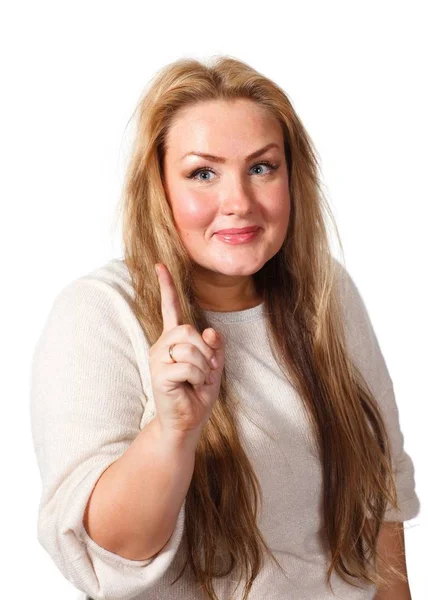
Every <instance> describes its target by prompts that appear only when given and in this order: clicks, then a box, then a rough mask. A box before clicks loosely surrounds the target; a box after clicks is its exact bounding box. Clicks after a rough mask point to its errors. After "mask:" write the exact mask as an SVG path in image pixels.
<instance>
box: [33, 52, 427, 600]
mask: <svg viewBox="0 0 428 600" xmlns="http://www.w3.org/2000/svg"><path fill="white" fill-rule="evenodd" d="M319 181H320V180H319V170H318V162H317V159H316V154H315V151H314V149H313V145H312V143H311V140H310V138H309V136H308V134H307V132H306V131H305V129H304V127H303V125H302V123H301V121H300V120H299V118H298V116H297V114H296V112H295V110H294V109H293V107H292V105H291V103H290V101H289V99H288V98H287V96H286V94H285V93H284V91H283V90H281V89H280V88H279V87H278V86H277V85H276V84H275V83H274V82H272V81H271V80H269V79H268V78H266V77H264V76H263V75H262V74H260V73H258V72H257V71H255V70H254V69H252V68H251V67H250V66H248V65H247V64H245V63H242V62H240V61H238V60H235V59H232V58H229V57H220V58H218V57H217V59H216V60H214V61H212V62H211V63H209V64H202V63H200V62H199V61H196V60H193V59H182V60H179V61H177V62H175V63H173V64H170V65H168V66H166V67H165V68H164V69H162V70H161V71H160V72H159V73H158V74H157V76H156V78H155V79H154V80H153V81H152V82H151V86H150V87H149V89H148V90H147V91H146V93H145V95H144V97H143V98H142V100H141V102H140V104H139V107H138V126H137V131H136V139H135V145H134V149H133V154H132V156H131V159H130V162H129V167H128V171H127V178H126V184H125V187H124V193H123V198H122V209H123V245H124V257H123V258H122V259H112V260H110V261H109V262H108V263H107V264H105V265H103V266H101V267H99V268H98V269H96V270H94V271H92V272H90V273H88V274H87V275H85V276H83V277H80V278H79V279H77V280H75V281H72V282H70V283H69V284H68V285H67V286H66V287H65V288H64V289H63V290H61V292H60V293H59V294H58V296H57V298H56V299H55V301H54V303H53V306H52V309H51V312H50V315H49V318H48V320H47V323H46V325H45V327H44V329H43V332H42V334H41V336H40V339H39V341H38V344H37V347H36V349H35V353H34V359H33V370H32V404H31V409H32V426H33V436H34V444H35V450H36V453H37V459H38V463H39V467H40V471H41V477H42V483H43V493H42V498H41V502H40V513H39V521H38V537H39V541H40V543H41V544H42V545H43V547H44V548H45V549H46V550H47V551H48V552H49V554H50V555H51V556H52V559H53V560H54V561H55V564H56V565H57V566H58V568H59V569H60V571H61V572H62V573H63V574H64V576H65V577H66V578H67V579H68V580H69V581H70V582H72V583H73V584H74V585H75V586H76V587H77V588H79V589H80V590H81V591H82V592H84V593H85V594H87V595H88V596H87V597H93V598H104V599H105V600H128V599H131V598H133V599H137V600H138V599H141V600H143V599H144V600H155V599H156V600H157V599H159V598H163V599H164V600H168V599H172V598H174V599H177V598H183V599H184V598H185V599H186V600H189V599H202V598H210V599H215V598H217V599H218V600H226V599H228V598H232V594H234V593H235V595H234V596H233V597H234V598H237V599H240V598H245V599H247V598H249V599H251V598H254V599H256V598H257V599H258V600H260V599H261V598H269V600H279V599H281V600H283V599H284V598H287V599H290V600H291V599H296V600H297V599H298V600H303V599H305V598H306V599H308V600H309V599H310V600H314V599H317V600H322V599H327V598H331V599H333V598H346V599H347V600H357V599H361V600H362V599H367V600H368V599H369V598H376V599H377V600H380V599H381V598H382V599H384V600H385V599H388V598H392V597H393V598H398V597H399V596H398V595H394V596H392V595H391V596H390V595H388V594H390V593H392V592H391V591H390V590H392V589H393V590H394V592H393V593H394V594H397V593H399V594H401V595H400V598H401V599H402V600H404V599H405V598H410V591H409V587H408V583H407V577H406V563H405V552H404V536H403V522H404V521H405V520H408V519H411V518H413V517H415V516H416V515H417V514H418V512H419V500H418V497H417V496H416V493H415V480H414V468H413V464H412V461H411V458H410V457H409V456H408V455H407V453H406V452H405V450H404V440H403V436H402V433H401V430H400V424H399V418H398V411H397V405H396V401H395V397H394V390H393V383H392V380H391V377H390V374H389V372H388V369H387V366H386V364H385V361H384V358H383V356H382V353H381V350H380V347H379V344H378V341H377V338H376V335H375V332H374V329H373V327H372V324H371V322H370V319H369V315H368V312H367V310H366V308H365V305H364V302H363V300H362V298H361V295H360V294H359V292H358V289H357V287H356V285H355V283H354V282H353V280H352V278H351V276H350V275H349V273H348V271H347V270H346V268H345V267H344V266H343V265H342V264H341V262H339V261H338V260H337V259H335V258H333V256H332V253H331V250H330V246H329V241H328V235H327V225H326V221H327V219H326V217H327V216H329V217H330V218H331V219H332V221H333V217H332V215H331V212H330V210H329V208H328V204H327V202H326V199H325V198H324V197H323V195H322V191H321V186H320V183H319ZM333 222H334V221H333ZM336 232H337V230H336Z"/></svg>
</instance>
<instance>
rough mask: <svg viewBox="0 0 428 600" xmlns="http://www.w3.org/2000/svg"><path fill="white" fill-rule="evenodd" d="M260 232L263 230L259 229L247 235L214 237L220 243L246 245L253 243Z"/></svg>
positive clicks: (219, 235) (220, 235)
mask: <svg viewBox="0 0 428 600" xmlns="http://www.w3.org/2000/svg"><path fill="white" fill-rule="evenodd" d="M260 231H261V229H260V227H259V228H258V229H256V230H255V231H248V232H247V233H215V234H214V237H216V238H217V239H218V240H219V241H221V242H225V243H226V244H230V245H236V244H244V243H246V242H251V241H252V240H253V239H254V238H256V237H257V235H258V234H259V233H260Z"/></svg>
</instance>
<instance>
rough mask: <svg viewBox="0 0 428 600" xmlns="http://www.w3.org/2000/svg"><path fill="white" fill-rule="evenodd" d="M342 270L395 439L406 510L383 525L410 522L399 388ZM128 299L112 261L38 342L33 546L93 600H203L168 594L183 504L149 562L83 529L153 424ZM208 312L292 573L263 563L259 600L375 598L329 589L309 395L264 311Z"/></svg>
mask: <svg viewBox="0 0 428 600" xmlns="http://www.w3.org/2000/svg"><path fill="white" fill-rule="evenodd" d="M336 262H337V266H338V274H339V278H340V279H339V281H340V285H341V288H340V289H341V297H342V306H343V309H344V311H343V314H344V318H345V325H346V331H347V343H348V346H349V348H350V352H351V354H352V358H353V359H354V360H355V362H356V364H357V365H358V366H359V367H360V369H361V370H362V373H363V374H364V375H365V377H366V379H367V381H368V383H369V385H370V386H371V389H372V390H373V392H374V394H375V397H376V398H377V400H378V402H379V404H380V407H381V410H382V412H383V416H384V417H385V419H386V423H387V427H388V431H389V434H390V436H391V440H392V450H393V457H394V465H395V469H396V471H395V473H396V481H397V487H398V495H399V506H400V511H399V512H396V511H394V510H391V508H389V510H388V513H387V516H386V518H387V520H390V521H405V520H408V519H412V518H413V517H415V516H417V515H418V513H419V509H420V504H419V500H418V497H417V495H416V493H415V479H414V466H413V463H412V461H411V458H410V457H409V455H408V454H407V453H406V452H405V450H404V440H403V435H402V432H401V430H400V424H399V414H398V410H397V405H396V401H395V397H394V389H393V383H392V381H391V378H390V375H389V373H388V370H387V367H386V364H385V361H384V358H383V356H382V354H381V351H380V348H379V344H378V341H377V338H376V335H375V333H374V330H373V327H372V325H371V322H370V320H369V316H368V313H367V310H366V308H365V306H364V303H363V300H362V298H361V296H360V294H359V292H358V290H357V288H356V286H355V284H354V282H353V280H352V279H351V277H350V276H349V273H348V272H347V271H346V269H345V268H344V267H343V266H342V265H341V264H340V263H339V262H338V261H336ZM132 294H133V290H132V286H131V285H130V277H129V273H128V271H127V269H126V265H125V263H124V261H123V260H121V259H113V260H110V261H109V262H108V263H107V264H105V265H104V266H102V267H100V268H97V269H96V270H94V271H92V272H90V273H88V274H87V275H85V276H83V277H80V278H78V279H76V280H74V281H72V282H71V283H69V284H67V285H66V286H65V287H64V288H63V289H62V290H61V291H60V292H59V293H58V295H57V297H56V298H55V300H54V302H53V305H52V307H51V309H50V313H49V316H48V319H47V322H46V323H45V325H44V328H43V330H42V332H41V335H40V337H39V339H38V341H37V344H36V347H35V351H34V356H33V361H32V371H31V424H32V434H33V441H34V448H35V452H36V456H37V461H38V466H39V469H40V474H41V479H42V496H41V500H40V506H39V516H38V529H37V531H38V540H39V542H40V544H41V545H42V546H43V547H44V548H45V550H46V551H47V552H48V554H49V555H50V557H51V558H52V560H53V561H54V563H55V564H56V566H57V567H58V569H59V570H60V571H61V573H62V574H63V575H64V577H65V578H66V579H67V580H68V581H70V582H71V583H72V584H73V585H74V586H75V587H76V588H78V589H79V590H81V591H82V592H84V593H86V594H87V595H88V596H90V597H92V598H93V599H105V600H131V599H135V600H160V599H162V600H170V599H171V600H172V599H174V600H176V599H178V598H180V599H186V600H196V599H199V600H200V599H201V598H202V596H201V594H200V593H198V590H197V589H196V587H195V585H194V584H193V583H192V580H191V577H190V576H189V570H188V569H186V572H185V575H184V576H183V578H182V579H180V580H179V581H178V582H177V583H176V584H175V585H174V586H172V587H169V585H168V584H169V582H171V581H172V580H173V579H174V578H175V576H176V575H177V574H178V572H179V568H178V567H180V566H181V565H182V561H181V560H180V557H181V556H182V551H183V545H182V541H183V526H184V507H185V502H186V501H184V503H183V505H182V507H181V510H180V513H179V516H178V519H177V522H176V526H175V529H174V532H173V534H172V536H171V538H170V539H169V541H168V542H167V544H166V545H165V546H164V548H163V549H162V550H161V551H160V552H159V553H158V554H157V555H156V556H155V557H154V558H152V559H148V560H143V561H134V560H129V559H125V558H123V557H121V556H119V555H117V554H114V553H112V552H110V551H107V550H106V549H104V548H102V547H100V546H99V545H97V544H96V543H95V542H94V541H93V540H92V539H91V538H90V537H89V535H88V534H87V532H86V530H85V529H84V527H83V514H84V510H85V506H86V504H87V501H88V498H89V496H90V494H91V491H92V489H93V488H94V486H95V484H96V482H97V480H98V478H99V477H100V476H101V474H102V473H103V471H104V470H105V469H106V468H107V467H108V466H109V465H110V464H111V463H113V462H114V461H115V460H116V459H117V458H119V457H120V456H121V455H122V454H123V453H124V452H125V450H126V449H127V448H128V447H129V445H130V444H131V442H132V441H133V440H134V438H135V437H136V436H137V434H138V432H139V431H140V429H142V428H143V427H144V426H145V425H146V424H147V423H148V422H149V421H150V420H151V419H152V418H153V417H154V415H155V404H154V399H153V394H152V389H151V383H150V374H149V369H148V351H149V345H148V343H147V340H146V338H145V336H144V334H143V331H142V329H141V327H140V325H139V323H138V321H137V319H136V317H135V315H134V314H133V312H132V311H131V308H130V304H129V301H130V298H131V297H132ZM207 315H208V317H209V319H210V320H211V322H212V324H213V326H214V327H215V328H217V329H218V330H219V331H220V332H221V333H223V334H224V335H225V337H226V365H227V369H228V373H229V376H230V377H231V378H232V382H233V384H234V386H235V387H236V391H237V392H238V394H239V397H240V398H241V399H242V400H243V406H242V408H241V409H240V412H239V413H238V415H239V416H238V424H239V428H240V434H241V437H242V440H243V444H244V447H245V450H246V452H247V454H248V456H249V458H250V460H251V461H252V464H253V466H254V469H255V472H256V475H257V477H258V478H259V481H260V483H261V487H262V490H263V504H262V507H261V511H260V517H259V526H260V528H261V531H262V533H263V534H264V536H265V539H266V540H267V543H268V544H269V547H270V548H271V550H272V551H273V552H274V554H275V556H276V558H277V559H278V561H279V562H280V564H281V565H282V567H283V568H284V570H285V573H286V574H287V577H285V576H284V574H283V573H282V572H281V571H280V570H279V569H278V568H277V567H276V565H275V564H274V563H273V562H272V561H268V562H267V563H266V565H265V567H264V569H263V571H262V572H261V573H260V574H259V576H258V577H257V579H256V581H255V583H254V586H253V589H252V591H251V593H250V599H251V600H262V599H269V600H305V599H307V600H324V599H327V598H328V599H331V600H333V599H335V600H340V599H343V600H363V599H364V600H368V599H370V598H373V597H374V594H375V589H374V587H373V586H370V587H368V586H366V587H364V586H363V587H362V588H361V589H357V588H353V587H351V586H350V585H348V584H346V583H345V582H344V581H343V580H341V579H340V578H339V577H338V576H336V575H335V574H334V576H333V580H332V581H333V590H334V592H335V595H332V594H331V592H330V590H329V589H328V587H327V585H326V583H325V573H326V568H327V565H328V563H329V558H330V556H329V551H328V550H327V547H326V545H325V538H324V536H323V532H322V526H323V523H322V515H321V509H322V504H321V498H322V480H321V468H320V463H319V460H318V459H317V455H316V452H315V451H314V446H313V443H312V440H311V438H310V435H309V426H308V422H307V417H306V416H305V413H304V410H303V406H302V402H301V399H300V398H299V397H298V396H297V394H296V393H295V392H294V391H293V389H292V388H291V387H290V385H289V384H288V382H287V381H286V379H285V377H284V376H283V375H282V373H281V371H280V370H279V368H278V367H277V365H276V363H275V360H274V358H273V356H272V354H271V351H270V348H269V344H268V339H267V335H266V330H265V325H264V319H263V304H260V305H259V306H256V307H255V308H250V309H248V310H243V311H238V312H229V313H218V312H212V311H207ZM252 421H255V422H256V423H257V424H259V425H260V426H261V427H262V429H264V430H266V431H268V432H269V434H270V435H271V436H272V437H273V438H274V440H272V439H271V438H270V437H268V435H266V433H264V432H263V430H260V429H259V428H258V427H257V426H256V425H255V424H254V423H253V422H252ZM141 460H144V457H143V456H142V457H141ZM356 491H357V490H356ZM215 584H216V585H215V589H216V592H217V595H218V597H219V598H220V600H227V599H228V598H229V597H230V596H231V594H232V591H233V588H234V586H235V584H236V582H235V581H234V580H233V579H232V578H230V577H229V578H227V579H218V580H215ZM242 591H243V586H242V585H241V584H240V586H239V588H238V590H237V594H236V596H235V598H237V599H240V598H242Z"/></svg>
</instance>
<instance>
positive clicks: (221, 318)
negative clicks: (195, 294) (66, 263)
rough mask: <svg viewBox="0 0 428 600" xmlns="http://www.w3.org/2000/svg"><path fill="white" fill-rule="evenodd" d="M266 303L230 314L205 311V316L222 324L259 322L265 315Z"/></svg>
mask: <svg viewBox="0 0 428 600" xmlns="http://www.w3.org/2000/svg"><path fill="white" fill-rule="evenodd" d="M264 305H265V303H264V302H261V304H257V306H253V307H252V308H246V309H244V310H235V311H230V312H219V311H216V310H204V313H205V315H206V316H207V318H208V319H210V320H212V321H218V322H220V323H245V322H248V321H257V320H258V319H260V317H262V316H263V313H264Z"/></svg>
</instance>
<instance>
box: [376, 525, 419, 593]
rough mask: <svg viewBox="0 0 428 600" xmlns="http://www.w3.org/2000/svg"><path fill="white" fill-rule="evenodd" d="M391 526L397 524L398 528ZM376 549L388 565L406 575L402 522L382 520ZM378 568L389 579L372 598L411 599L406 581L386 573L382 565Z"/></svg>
mask: <svg viewBox="0 0 428 600" xmlns="http://www.w3.org/2000/svg"><path fill="white" fill-rule="evenodd" d="M392 526H394V527H397V526H398V529H395V530H394V529H393V527H392ZM377 550H378V553H379V554H380V555H381V556H382V558H383V559H384V560H386V561H387V562H388V564H389V565H392V566H394V567H395V568H396V569H397V570H399V571H400V572H401V573H403V575H405V576H406V577H407V568H406V553H405V545H404V529H403V523H399V522H394V523H392V522H388V521H384V523H383V524H382V526H381V528H380V534H379V539H378V545H377ZM379 568H380V574H381V575H383V576H384V577H385V578H386V579H388V580H389V585H388V587H387V589H382V590H379V591H378V592H377V593H376V596H375V597H374V599H373V600H412V596H411V594H410V587H409V584H408V583H405V582H403V581H400V580H399V579H398V578H397V577H392V576H391V575H388V574H387V573H386V572H385V571H384V569H383V568H382V565H380V567H379Z"/></svg>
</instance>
